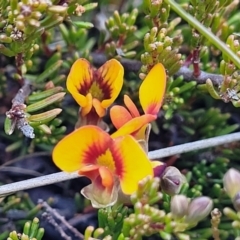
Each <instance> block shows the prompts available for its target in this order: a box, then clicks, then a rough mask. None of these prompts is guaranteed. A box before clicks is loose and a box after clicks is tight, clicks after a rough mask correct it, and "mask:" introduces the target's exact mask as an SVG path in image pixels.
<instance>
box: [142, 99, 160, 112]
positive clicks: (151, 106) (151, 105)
mask: <svg viewBox="0 0 240 240" xmlns="http://www.w3.org/2000/svg"><path fill="white" fill-rule="evenodd" d="M158 112H159V103H156V102H153V103H149V106H148V107H147V108H146V110H145V113H147V114H152V115H157V114H158Z"/></svg>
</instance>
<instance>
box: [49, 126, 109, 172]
mask: <svg viewBox="0 0 240 240" xmlns="http://www.w3.org/2000/svg"><path fill="white" fill-rule="evenodd" d="M112 142H113V140H112V139H111V137H110V136H109V135H108V134H107V133H106V132H104V131H103V130H101V129H100V128H98V127H96V126H84V127H81V128H78V129H76V130H75V131H74V132H72V133H70V134H69V135H67V136H66V137H65V138H63V139H62V140H61V141H60V142H59V143H58V144H57V145H56V146H55V148H54V149H53V155H52V157H53V161H54V163H55V164H56V165H57V166H58V167H59V168H60V169H61V170H63V171H66V172H73V171H77V170H80V169H81V167H83V166H86V165H96V163H97V161H98V158H99V156H101V155H103V154H104V153H105V152H106V151H107V149H108V147H109V146H110V145H111V143H112Z"/></svg>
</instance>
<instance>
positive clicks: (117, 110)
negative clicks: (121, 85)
mask: <svg viewBox="0 0 240 240" xmlns="http://www.w3.org/2000/svg"><path fill="white" fill-rule="evenodd" d="M110 118H111V121H112V124H113V125H114V127H115V128H116V129H118V128H120V127H122V126H123V125H124V124H125V123H127V122H128V121H130V120H131V119H132V116H131V114H130V113H129V112H128V111H127V109H126V108H125V107H122V106H113V107H112V108H111V109H110Z"/></svg>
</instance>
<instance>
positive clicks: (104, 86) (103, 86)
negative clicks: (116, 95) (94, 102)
mask: <svg viewBox="0 0 240 240" xmlns="http://www.w3.org/2000/svg"><path fill="white" fill-rule="evenodd" d="M93 77H94V80H95V81H96V83H97V84H98V86H99V89H100V90H101V91H102V94H103V97H102V99H98V100H99V101H102V100H104V99H109V98H111V92H112V86H111V85H110V84H109V80H108V79H104V77H105V76H102V75H101V74H100V73H99V72H98V71H95V72H94V75H93Z"/></svg>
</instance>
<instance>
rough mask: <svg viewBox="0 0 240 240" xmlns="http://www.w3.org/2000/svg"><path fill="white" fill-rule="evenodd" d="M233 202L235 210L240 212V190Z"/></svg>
mask: <svg viewBox="0 0 240 240" xmlns="http://www.w3.org/2000/svg"><path fill="white" fill-rule="evenodd" d="M232 202H233V206H234V208H235V210H236V211H238V212H239V211H240V192H238V193H237V194H236V195H235V196H234V198H233V200H232Z"/></svg>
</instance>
